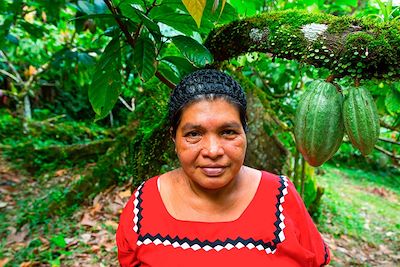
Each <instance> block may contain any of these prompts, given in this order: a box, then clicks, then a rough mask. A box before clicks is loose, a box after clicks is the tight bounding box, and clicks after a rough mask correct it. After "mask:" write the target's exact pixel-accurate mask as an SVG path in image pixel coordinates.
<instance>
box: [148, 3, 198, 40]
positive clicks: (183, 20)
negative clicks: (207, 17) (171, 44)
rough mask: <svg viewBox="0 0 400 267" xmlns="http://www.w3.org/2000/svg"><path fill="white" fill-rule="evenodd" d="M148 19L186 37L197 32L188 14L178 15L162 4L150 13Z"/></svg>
mask: <svg viewBox="0 0 400 267" xmlns="http://www.w3.org/2000/svg"><path fill="white" fill-rule="evenodd" d="M149 16H150V18H152V19H153V20H154V21H157V22H161V23H164V24H166V25H168V26H170V27H172V28H174V29H175V30H177V31H180V32H181V33H183V34H186V35H192V34H193V31H196V30H197V26H196V23H195V22H194V20H193V19H192V17H191V16H190V15H188V14H179V13H176V12H175V11H174V9H172V8H171V7H170V6H168V5H165V4H162V5H160V6H156V7H155V8H153V9H152V10H151V11H150V14H149Z"/></svg>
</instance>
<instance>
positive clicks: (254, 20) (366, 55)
mask: <svg viewBox="0 0 400 267" xmlns="http://www.w3.org/2000/svg"><path fill="white" fill-rule="evenodd" d="M238 40H240V42H238ZM399 43H400V24H399V23H397V24H396V23H395V22H387V23H381V22H372V21H371V20H367V19H358V18H353V17H350V16H343V17H336V16H333V15H329V14H313V13H307V12H305V11H301V10H285V11H275V12H268V13H265V14H263V15H261V16H256V17H250V18H246V19H243V20H238V21H234V22H231V23H229V24H227V25H224V26H222V27H219V28H216V29H214V30H213V31H212V32H211V33H210V34H209V35H208V38H207V40H206V41H205V46H206V47H207V48H208V49H209V50H210V52H211V53H212V54H213V56H214V60H215V61H216V62H221V61H224V60H229V59H231V58H235V57H237V56H239V55H241V54H244V53H247V52H261V53H271V54H273V55H274V57H279V58H286V59H291V60H298V61H299V62H302V63H303V62H304V63H307V64H310V65H314V66H316V67H318V68H326V69H329V70H330V71H331V73H332V74H333V75H335V77H343V76H351V77H354V78H359V79H361V78H364V79H372V78H378V79H391V80H394V79H400V69H399V68H398V66H399V65H400V46H399V45H398V44H399Z"/></svg>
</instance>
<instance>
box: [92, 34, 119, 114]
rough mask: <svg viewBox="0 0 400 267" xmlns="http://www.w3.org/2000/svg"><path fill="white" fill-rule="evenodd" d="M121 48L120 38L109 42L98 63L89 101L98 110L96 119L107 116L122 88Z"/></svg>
mask: <svg viewBox="0 0 400 267" xmlns="http://www.w3.org/2000/svg"><path fill="white" fill-rule="evenodd" d="M120 68H121V50H120V45H119V38H118V37H116V38H114V39H112V40H111V41H110V43H108V45H107V46H106V48H105V49H104V52H103V54H102V55H101V57H100V60H99V62H98V63H97V65H96V70H95V72H94V75H93V79H92V83H91V85H90V87H89V101H90V103H91V105H92V107H93V110H94V112H96V119H97V120H99V119H102V118H104V117H105V116H107V115H108V114H109V113H110V111H111V110H112V108H113V107H114V105H115V103H116V102H117V100H118V96H119V93H120V90H121V73H120Z"/></svg>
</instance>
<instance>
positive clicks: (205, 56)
mask: <svg viewBox="0 0 400 267" xmlns="http://www.w3.org/2000/svg"><path fill="white" fill-rule="evenodd" d="M172 42H173V43H174V44H175V46H176V47H177V48H178V49H179V50H180V51H181V53H182V55H183V56H184V57H186V58H187V59H188V60H189V61H190V62H192V63H193V64H195V65H196V66H198V67H204V66H205V65H207V64H210V63H212V61H213V56H212V55H211V53H210V51H208V49H207V48H206V47H205V46H204V45H202V44H200V43H199V42H197V41H196V40H194V39H192V38H190V37H187V36H183V35H179V36H176V37H174V38H172Z"/></svg>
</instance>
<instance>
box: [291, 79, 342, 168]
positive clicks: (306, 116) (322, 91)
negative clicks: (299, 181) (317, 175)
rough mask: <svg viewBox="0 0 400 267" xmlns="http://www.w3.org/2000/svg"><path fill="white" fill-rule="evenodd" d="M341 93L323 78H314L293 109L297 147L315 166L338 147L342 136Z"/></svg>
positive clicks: (330, 155) (325, 159)
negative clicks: (294, 109)
mask: <svg viewBox="0 0 400 267" xmlns="http://www.w3.org/2000/svg"><path fill="white" fill-rule="evenodd" d="M342 105H343V96H342V94H341V92H339V91H338V90H337V89H336V87H335V86H334V85H333V84H331V83H329V82H325V81H320V80H317V81H313V82H311V83H310V84H309V86H308V89H307V90H306V91H305V93H304V94H303V95H302V97H301V99H300V103H299V106H298V107H297V110H296V118H295V122H294V123H295V124H294V135H295V139H296V145H297V149H298V150H299V151H300V153H301V154H302V155H303V157H304V159H305V160H306V161H307V162H308V163H309V164H310V165H311V166H314V167H317V166H320V165H322V164H323V163H324V162H325V161H327V160H328V159H330V158H331V157H332V156H333V155H334V154H335V153H336V151H337V150H338V149H339V147H340V144H341V143H342V140H343V135H344V125H343V116H342Z"/></svg>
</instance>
